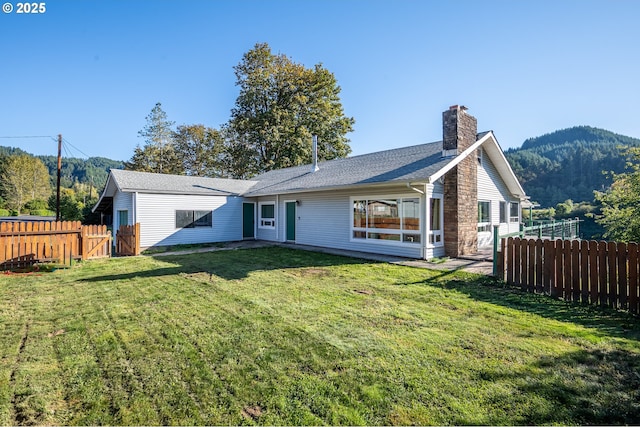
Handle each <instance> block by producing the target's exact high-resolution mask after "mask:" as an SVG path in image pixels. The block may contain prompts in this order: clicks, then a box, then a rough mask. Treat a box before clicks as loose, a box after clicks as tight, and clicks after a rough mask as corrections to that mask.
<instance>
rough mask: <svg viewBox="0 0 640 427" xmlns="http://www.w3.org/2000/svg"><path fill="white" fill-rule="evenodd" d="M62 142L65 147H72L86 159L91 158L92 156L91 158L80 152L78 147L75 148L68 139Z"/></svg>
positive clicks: (63, 139)
mask: <svg viewBox="0 0 640 427" xmlns="http://www.w3.org/2000/svg"><path fill="white" fill-rule="evenodd" d="M62 142H64V144H65V145H68V146H70V147H71V148H73V149H74V150H76V151H77V152H79V153H80V154H82V155H83V156H85V157H86V158H89V157H91V156H89V155H88V154H87V153H83V152H82V150H80V149H79V148H78V147H75V146H74V145H73V144H72V143H70V142H69V141H68V140H67V139H66V138H62Z"/></svg>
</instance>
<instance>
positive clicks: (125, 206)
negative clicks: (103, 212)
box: [113, 191, 134, 236]
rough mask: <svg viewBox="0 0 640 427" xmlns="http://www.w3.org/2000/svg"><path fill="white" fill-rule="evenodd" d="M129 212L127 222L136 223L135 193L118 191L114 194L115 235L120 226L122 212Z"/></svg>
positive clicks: (128, 223)
mask: <svg viewBox="0 0 640 427" xmlns="http://www.w3.org/2000/svg"><path fill="white" fill-rule="evenodd" d="M123 211H124V212H127V224H126V225H130V224H133V223H134V218H133V193H121V192H119V191H118V192H116V194H115V195H114V196H113V230H114V236H115V230H118V228H120V225H122V224H120V221H119V220H120V212H123Z"/></svg>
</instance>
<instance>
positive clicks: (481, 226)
mask: <svg viewBox="0 0 640 427" xmlns="http://www.w3.org/2000/svg"><path fill="white" fill-rule="evenodd" d="M485 231H491V202H478V232H479V233H481V232H485Z"/></svg>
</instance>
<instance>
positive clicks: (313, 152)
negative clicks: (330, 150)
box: [311, 135, 320, 172]
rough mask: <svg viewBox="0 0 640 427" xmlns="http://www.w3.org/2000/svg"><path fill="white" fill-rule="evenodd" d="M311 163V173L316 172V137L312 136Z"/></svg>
mask: <svg viewBox="0 0 640 427" xmlns="http://www.w3.org/2000/svg"><path fill="white" fill-rule="evenodd" d="M311 156H312V158H313V159H312V163H311V172H316V171H317V170H318V169H320V168H319V167H318V135H313V148H312V149H311Z"/></svg>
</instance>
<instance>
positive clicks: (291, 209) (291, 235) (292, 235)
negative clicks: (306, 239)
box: [286, 202, 296, 241]
mask: <svg viewBox="0 0 640 427" xmlns="http://www.w3.org/2000/svg"><path fill="white" fill-rule="evenodd" d="M286 210H287V240H289V241H295V240H296V202H287V203H286Z"/></svg>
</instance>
